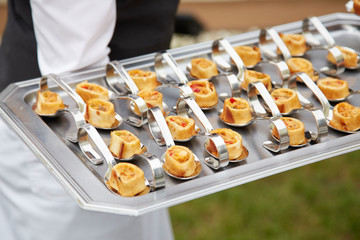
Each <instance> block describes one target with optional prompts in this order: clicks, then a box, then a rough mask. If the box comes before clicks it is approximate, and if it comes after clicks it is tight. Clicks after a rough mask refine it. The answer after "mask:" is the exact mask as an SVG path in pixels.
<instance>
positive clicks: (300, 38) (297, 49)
mask: <svg viewBox="0 0 360 240" xmlns="http://www.w3.org/2000/svg"><path fill="white" fill-rule="evenodd" d="M279 36H280V38H281V39H282V40H283V42H284V43H285V45H286V47H287V48H288V49H289V51H290V54H291V56H299V55H303V54H304V53H305V52H306V41H305V37H304V35H302V34H285V33H279Z"/></svg>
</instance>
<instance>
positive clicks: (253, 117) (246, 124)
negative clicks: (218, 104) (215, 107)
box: [218, 99, 256, 127]
mask: <svg viewBox="0 0 360 240" xmlns="http://www.w3.org/2000/svg"><path fill="white" fill-rule="evenodd" d="M224 101H225V99H224ZM223 111H224V108H221V109H220V111H219V112H218V115H219V116H220V115H221V114H222V112H223ZM250 113H251V120H250V121H248V122H247V123H242V124H239V123H228V122H225V121H224V120H223V119H221V118H219V119H220V121H222V122H223V123H225V124H227V125H229V126H232V127H246V126H248V125H250V124H252V123H254V122H255V120H256V116H255V113H254V110H253V109H252V108H251V107H250Z"/></svg>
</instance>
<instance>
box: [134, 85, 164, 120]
mask: <svg viewBox="0 0 360 240" xmlns="http://www.w3.org/2000/svg"><path fill="white" fill-rule="evenodd" d="M137 95H138V96H139V97H141V98H142V99H144V101H145V103H146V105H147V107H148V108H153V107H159V108H160V109H161V112H162V113H163V114H164V115H165V112H164V107H163V95H162V93H161V92H159V91H156V90H147V89H143V90H141V91H140V92H138V94H137ZM134 112H135V113H136V114H137V115H140V111H139V108H138V106H136V105H135V106H134Z"/></svg>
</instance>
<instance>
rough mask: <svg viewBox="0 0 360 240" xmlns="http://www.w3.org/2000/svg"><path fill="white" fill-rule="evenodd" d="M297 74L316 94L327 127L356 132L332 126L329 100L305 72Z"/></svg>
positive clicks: (331, 110) (331, 108) (331, 107)
mask: <svg viewBox="0 0 360 240" xmlns="http://www.w3.org/2000/svg"><path fill="white" fill-rule="evenodd" d="M297 76H298V77H300V78H301V79H302V80H303V81H304V83H305V84H306V86H307V87H308V88H309V89H310V90H311V91H312V92H313V94H314V95H315V96H316V98H317V99H318V100H319V102H320V103H321V106H322V112H323V113H324V116H325V119H326V123H327V125H328V127H330V128H332V129H334V130H336V131H339V132H343V133H355V132H357V131H345V130H340V129H337V128H334V127H333V126H331V125H330V124H329V123H330V121H331V120H332V118H333V109H334V107H333V106H331V104H330V103H329V101H328V100H327V98H326V97H325V95H324V93H323V92H322V91H321V90H320V88H319V87H318V86H317V85H316V84H315V83H314V82H313V81H312V80H311V78H310V77H309V76H308V75H307V74H306V73H298V74H297Z"/></svg>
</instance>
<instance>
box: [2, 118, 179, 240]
mask: <svg viewBox="0 0 360 240" xmlns="http://www.w3.org/2000/svg"><path fill="white" fill-rule="evenodd" d="M0 239H1V240H30V239H31V240H43V239H44V240H73V239H74V240H75V239H76V240H78V239H79V240H82V239H84V240H105V239H106V240H112V239H117V240H121V239H147V240H149V239H173V235H172V229H171V223H170V219H169V215H168V212H167V210H166V209H164V210H160V211H157V212H154V213H150V214H147V215H145V216H141V217H128V216H121V215H116V214H109V213H98V212H92V211H86V210H83V209H81V208H80V207H79V206H78V205H77V204H76V203H75V202H74V200H73V199H72V198H71V197H70V196H68V194H67V193H66V192H65V190H64V189H63V188H62V186H61V185H60V184H59V183H58V182H57V180H56V179H55V178H54V177H53V176H52V175H51V174H50V173H49V172H48V170H47V169H45V167H43V166H42V164H41V162H40V160H38V159H37V158H36V157H35V155H34V154H33V153H32V152H31V151H30V150H29V148H28V147H27V146H26V145H25V144H24V143H23V142H22V140H21V139H20V138H19V137H18V136H17V135H16V134H15V133H14V132H13V131H12V130H11V129H10V128H9V127H8V126H7V125H5V123H4V122H3V120H2V119H1V118H0Z"/></svg>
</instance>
